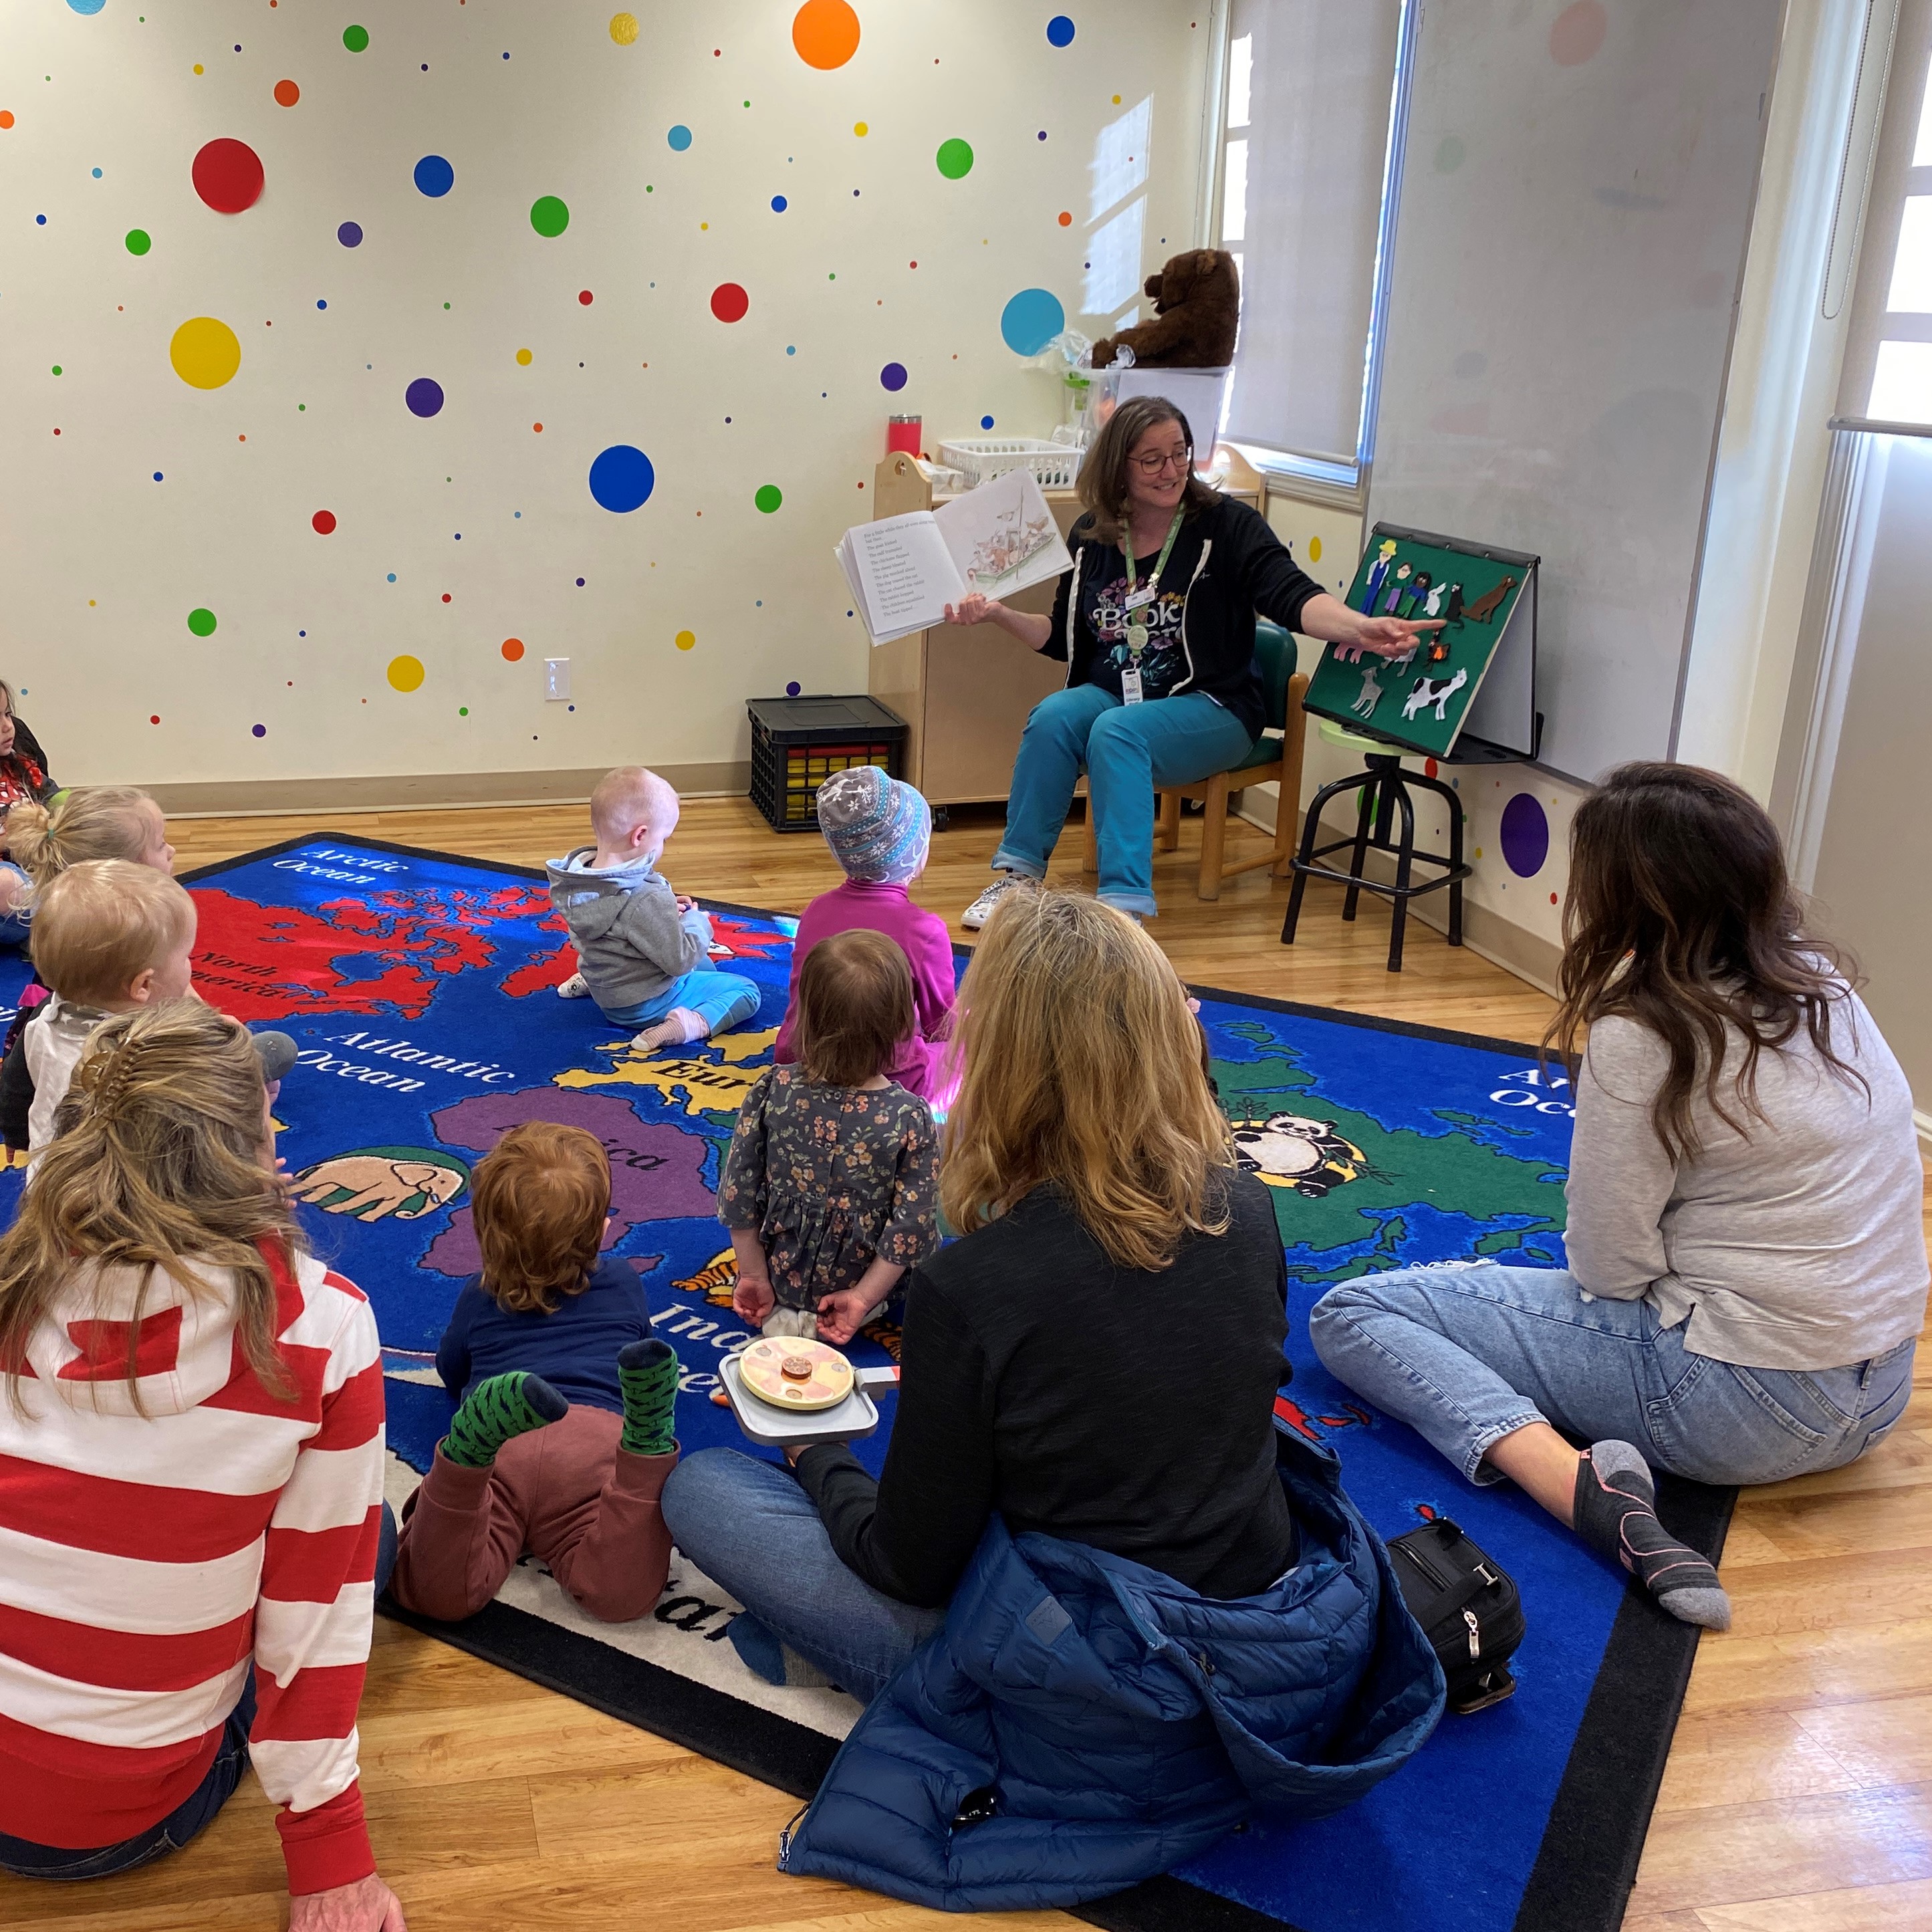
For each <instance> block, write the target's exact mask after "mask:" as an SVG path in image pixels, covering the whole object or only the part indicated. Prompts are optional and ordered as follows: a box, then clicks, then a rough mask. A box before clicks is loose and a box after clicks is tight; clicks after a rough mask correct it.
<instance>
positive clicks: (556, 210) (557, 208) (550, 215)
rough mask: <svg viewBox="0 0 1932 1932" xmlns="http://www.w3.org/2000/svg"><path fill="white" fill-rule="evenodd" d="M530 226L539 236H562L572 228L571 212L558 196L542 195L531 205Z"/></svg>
mask: <svg viewBox="0 0 1932 1932" xmlns="http://www.w3.org/2000/svg"><path fill="white" fill-rule="evenodd" d="M530 226H532V228H534V229H535V230H536V231H537V233H538V234H539V235H544V236H559V235H561V234H562V233H563V231H564V230H565V229H566V228H568V226H570V210H569V209H568V208H566V207H565V205H564V204H563V202H562V201H561V200H560V199H559V198H558V197H557V196H556V195H553V194H546V195H541V196H538V198H537V199H535V201H533V202H531V203H530Z"/></svg>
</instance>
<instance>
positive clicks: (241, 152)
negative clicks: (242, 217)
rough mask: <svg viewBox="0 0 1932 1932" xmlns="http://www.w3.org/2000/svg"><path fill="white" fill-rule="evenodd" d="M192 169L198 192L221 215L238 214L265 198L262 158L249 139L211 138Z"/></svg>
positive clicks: (196, 158) (196, 157)
mask: <svg viewBox="0 0 1932 1932" xmlns="http://www.w3.org/2000/svg"><path fill="white" fill-rule="evenodd" d="M191 172H192V174H193V180H194V191H195V193H196V194H198V195H199V196H201V198H202V200H203V201H205V202H207V204H208V206H209V207H210V208H213V209H214V211H215V213H216V214H240V213H241V212H242V210H243V209H244V208H253V207H254V205H255V204H256V202H257V201H259V200H260V199H261V197H262V181H263V175H262V157H261V156H260V155H259V154H257V153H256V151H254V148H251V147H250V146H249V145H248V142H246V141H230V140H226V139H223V140H219V141H210V142H208V145H206V146H205V148H202V150H201V151H200V152H199V154H196V156H195V157H194V166H193V169H192V170H191Z"/></svg>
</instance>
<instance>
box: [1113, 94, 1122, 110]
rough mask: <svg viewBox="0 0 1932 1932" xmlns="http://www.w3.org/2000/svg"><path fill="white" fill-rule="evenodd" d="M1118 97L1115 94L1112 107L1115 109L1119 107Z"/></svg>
mask: <svg viewBox="0 0 1932 1932" xmlns="http://www.w3.org/2000/svg"><path fill="white" fill-rule="evenodd" d="M1120 104H1121V97H1120V96H1119V95H1118V94H1117V95H1115V96H1114V105H1115V107H1119V106H1120Z"/></svg>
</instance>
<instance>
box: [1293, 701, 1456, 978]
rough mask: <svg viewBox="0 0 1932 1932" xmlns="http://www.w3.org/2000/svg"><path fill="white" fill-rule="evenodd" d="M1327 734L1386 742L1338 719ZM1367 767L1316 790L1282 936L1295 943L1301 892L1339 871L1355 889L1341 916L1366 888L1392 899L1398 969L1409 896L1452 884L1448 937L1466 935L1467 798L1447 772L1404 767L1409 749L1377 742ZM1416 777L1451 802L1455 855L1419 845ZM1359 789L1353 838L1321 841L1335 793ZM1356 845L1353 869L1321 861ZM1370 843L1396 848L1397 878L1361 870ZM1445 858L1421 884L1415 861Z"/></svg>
mask: <svg viewBox="0 0 1932 1932" xmlns="http://www.w3.org/2000/svg"><path fill="white" fill-rule="evenodd" d="M1322 736H1323V737H1324V738H1325V739H1328V742H1330V743H1331V744H1337V745H1346V746H1347V747H1349V748H1351V749H1355V750H1362V749H1364V748H1366V747H1367V746H1368V745H1379V744H1380V741H1379V739H1367V738H1363V737H1360V736H1358V735H1357V734H1356V733H1354V732H1352V731H1350V730H1347V729H1346V728H1345V727H1343V726H1340V725H1337V724H1326V723H1325V724H1323V725H1322ZM1364 762H1365V763H1366V765H1367V769H1365V770H1363V771H1359V772H1351V773H1350V774H1349V776H1348V777H1346V778H1338V779H1337V780H1336V781H1335V782H1334V784H1330V785H1324V786H1323V787H1322V789H1321V790H1319V792H1317V793H1316V794H1315V796H1314V798H1313V800H1312V801H1311V802H1310V805H1309V807H1308V816H1307V819H1306V820H1304V822H1303V825H1302V829H1301V850H1299V851H1298V852H1297V853H1295V857H1294V859H1292V861H1291V864H1292V866H1293V868H1294V871H1295V885H1294V887H1293V889H1292V890H1291V891H1290V892H1289V895H1288V916H1287V918H1286V919H1284V920H1283V922H1282V928H1281V943H1282V944H1283V945H1284V946H1292V945H1293V944H1295V925H1296V922H1297V921H1298V920H1299V919H1300V918H1301V895H1302V894H1303V893H1304V892H1305V891H1306V890H1307V887H1308V882H1309V880H1310V879H1312V878H1313V879H1332V880H1334V881H1335V883H1337V885H1342V886H1347V887H1348V889H1349V891H1348V895H1347V897H1346V898H1344V899H1343V901H1342V916H1343V918H1344V919H1353V918H1354V917H1355V902H1356V901H1357V899H1358V898H1359V897H1360V896H1361V894H1362V893H1364V892H1379V893H1380V894H1381V895H1382V897H1383V898H1385V899H1388V900H1389V901H1391V905H1392V910H1393V915H1394V916H1393V919H1392V921H1391V928H1390V932H1389V956H1388V970H1389V971H1391V973H1400V971H1402V941H1403V929H1404V927H1405V926H1406V923H1407V921H1408V917H1409V901H1410V900H1411V899H1412V898H1419V897H1421V895H1422V894H1423V893H1424V892H1435V891H1436V890H1438V889H1439V888H1440V887H1442V886H1448V888H1449V944H1451V946H1460V945H1461V944H1462V943H1463V880H1465V879H1466V878H1467V877H1469V874H1470V873H1471V872H1472V871H1473V870H1474V869H1475V868H1473V867H1472V866H1469V865H1465V864H1464V863H1463V801H1462V800H1461V799H1460V798H1459V797H1458V796H1457V794H1456V793H1455V792H1454V790H1451V787H1449V786H1448V785H1446V784H1444V783H1443V782H1442V780H1441V779H1440V778H1425V777H1424V775H1422V774H1421V772H1406V771H1404V770H1403V768H1402V754H1400V752H1397V751H1385V750H1382V749H1376V750H1374V751H1367V754H1366V757H1365V760H1364ZM1412 785H1416V786H1420V787H1421V789H1422V790H1424V791H1433V792H1435V793H1439V795H1440V796H1441V797H1442V799H1443V801H1444V802H1445V803H1446V804H1447V805H1448V808H1449V856H1448V857H1447V858H1445V857H1443V856H1442V854H1441V853H1437V852H1418V850H1416V849H1415V806H1414V805H1413V804H1412V802H1410V799H1409V787H1411V786H1412ZM1350 791H1353V792H1358V793H1360V794H1361V799H1360V802H1359V803H1358V806H1357V808H1356V817H1355V836H1354V837H1353V838H1336V839H1331V841H1329V843H1328V844H1326V845H1318V844H1316V842H1315V841H1316V839H1317V838H1319V837H1320V836H1321V835H1322V807H1323V806H1324V805H1326V804H1327V803H1328V801H1329V800H1330V799H1331V798H1339V797H1340V796H1341V795H1342V794H1343V793H1344V792H1350ZM1397 813H1400V814H1401V817H1402V835H1401V836H1400V838H1395V839H1391V838H1390V837H1389V828H1390V826H1391V822H1392V820H1394V817H1395V816H1396V814H1397ZM1345 845H1346V846H1348V847H1351V848H1352V850H1351V853H1350V856H1349V869H1348V870H1347V871H1346V872H1338V871H1336V870H1335V868H1334V867H1333V866H1332V865H1321V864H1319V863H1317V861H1318V860H1319V859H1324V858H1325V857H1327V856H1328V854H1329V853H1331V852H1339V851H1340V850H1341V849H1342V847H1343V846H1345ZM1371 851H1375V852H1389V853H1394V856H1395V883H1394V884H1393V885H1388V886H1385V885H1379V884H1378V883H1376V880H1373V879H1365V878H1364V877H1363V876H1362V866H1363V863H1364V861H1365V860H1366V859H1367V857H1368V855H1369V853H1370V852H1371ZM1415 865H1439V866H1441V867H1442V877H1440V878H1436V879H1430V880H1426V881H1425V882H1424V883H1422V884H1421V885H1415V884H1413V883H1411V880H1412V869H1411V868H1412V867H1414V866H1415Z"/></svg>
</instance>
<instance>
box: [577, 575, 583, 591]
mask: <svg viewBox="0 0 1932 1932" xmlns="http://www.w3.org/2000/svg"><path fill="white" fill-rule="evenodd" d="M577 589H580V590H581V589H583V578H582V577H579V578H578V579H577Z"/></svg>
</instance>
